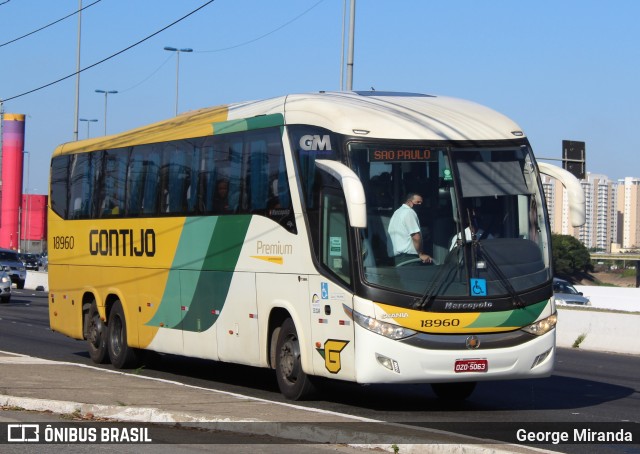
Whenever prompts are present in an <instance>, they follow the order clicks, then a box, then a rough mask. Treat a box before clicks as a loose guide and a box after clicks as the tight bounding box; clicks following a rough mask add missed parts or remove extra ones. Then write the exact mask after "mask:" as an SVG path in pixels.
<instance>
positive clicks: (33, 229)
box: [20, 194, 48, 254]
mask: <svg viewBox="0 0 640 454" xmlns="http://www.w3.org/2000/svg"><path fill="white" fill-rule="evenodd" d="M47 201H48V197H47V196H46V195H37V194H23V196H22V212H21V216H20V219H21V222H20V243H21V244H20V250H21V251H23V252H33V253H38V254H39V253H42V252H45V251H46V250H47V249H46V242H47Z"/></svg>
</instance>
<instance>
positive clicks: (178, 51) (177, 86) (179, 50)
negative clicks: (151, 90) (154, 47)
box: [164, 46, 193, 115]
mask: <svg viewBox="0 0 640 454" xmlns="http://www.w3.org/2000/svg"><path fill="white" fill-rule="evenodd" d="M164 50H168V51H169V52H175V53H176V115H178V91H179V86H180V83H179V81H180V52H193V49H190V48H188V47H187V48H185V49H178V48H175V47H169V46H165V48H164Z"/></svg>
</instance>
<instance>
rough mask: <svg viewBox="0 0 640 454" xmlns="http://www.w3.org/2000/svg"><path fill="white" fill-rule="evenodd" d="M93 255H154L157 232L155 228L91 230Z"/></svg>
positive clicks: (90, 250)
mask: <svg viewBox="0 0 640 454" xmlns="http://www.w3.org/2000/svg"><path fill="white" fill-rule="evenodd" d="M89 253H90V254H91V255H106V256H116V257H119V256H122V257H127V256H129V257H142V256H145V257H153V256H154V255H156V232H155V231H154V230H153V229H139V230H134V229H109V230H106V229H102V230H91V231H90V232H89Z"/></svg>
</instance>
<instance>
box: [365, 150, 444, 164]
mask: <svg viewBox="0 0 640 454" xmlns="http://www.w3.org/2000/svg"><path fill="white" fill-rule="evenodd" d="M436 159H437V154H436V153H433V152H432V151H431V150H430V149H428V148H404V147H403V148H370V149H369V162H380V161H384V162H409V161H435V160H436Z"/></svg>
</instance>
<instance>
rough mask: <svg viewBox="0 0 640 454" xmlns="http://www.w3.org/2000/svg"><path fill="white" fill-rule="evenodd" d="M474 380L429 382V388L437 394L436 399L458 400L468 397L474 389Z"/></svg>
mask: <svg viewBox="0 0 640 454" xmlns="http://www.w3.org/2000/svg"><path fill="white" fill-rule="evenodd" d="M476 384H477V383H476V382H474V381H468V382H458V383H431V389H432V390H433V392H434V393H435V394H436V396H438V399H441V400H448V401H460V400H465V399H466V398H467V397H469V396H470V395H471V394H472V393H473V390H474V389H476Z"/></svg>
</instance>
